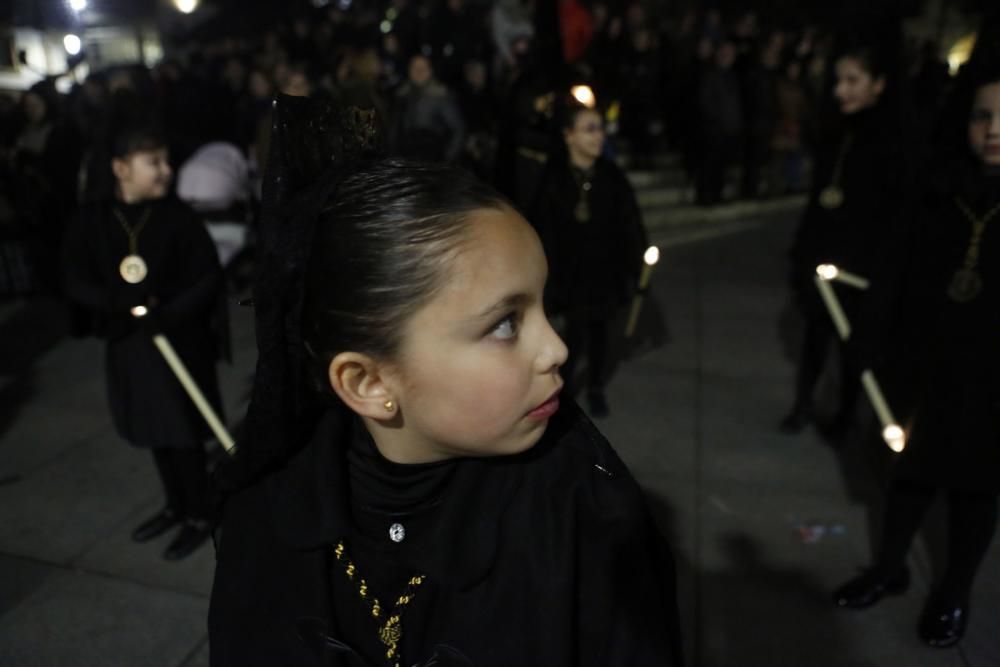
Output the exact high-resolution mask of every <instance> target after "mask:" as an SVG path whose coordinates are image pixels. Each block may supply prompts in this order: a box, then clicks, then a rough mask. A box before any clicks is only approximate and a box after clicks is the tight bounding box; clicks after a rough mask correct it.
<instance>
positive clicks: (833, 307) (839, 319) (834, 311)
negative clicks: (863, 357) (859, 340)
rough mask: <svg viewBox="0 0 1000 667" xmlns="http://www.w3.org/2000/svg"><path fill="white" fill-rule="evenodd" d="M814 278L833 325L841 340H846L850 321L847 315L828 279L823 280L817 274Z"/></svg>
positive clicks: (848, 336)
mask: <svg viewBox="0 0 1000 667" xmlns="http://www.w3.org/2000/svg"><path fill="white" fill-rule="evenodd" d="M815 280H816V288H817V289H818V290H819V295H820V296H821V297H823V303H824V304H826V309H827V311H828V312H829V313H830V319H832V320H833V326H834V327H836V329H837V333H838V334H839V335H840V338H841V340H847V339H848V338H850V337H851V323H850V322H848V321H847V315H846V314H845V313H844V309H843V308H841V306H840V301H839V300H838V299H837V295H836V294H834V293H833V288H832V287H830V282H829V281H828V280H824V279H823V278H822V277H820V276H819V275H817V276H816V278H815Z"/></svg>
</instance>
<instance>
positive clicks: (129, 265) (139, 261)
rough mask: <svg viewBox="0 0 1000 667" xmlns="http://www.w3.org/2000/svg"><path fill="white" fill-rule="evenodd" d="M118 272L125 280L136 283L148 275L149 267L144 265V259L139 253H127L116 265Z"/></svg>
mask: <svg viewBox="0 0 1000 667" xmlns="http://www.w3.org/2000/svg"><path fill="white" fill-rule="evenodd" d="M118 273H120V274H121V277H122V280H124V281H125V282H127V283H129V284H130V285H138V284H139V283H141V282H142V281H143V280H145V279H146V276H147V275H149V267H147V266H146V260H144V259H143V258H142V257H140V256H139V255H128V256H127V257H125V259H123V260H122V263H121V264H119V265H118Z"/></svg>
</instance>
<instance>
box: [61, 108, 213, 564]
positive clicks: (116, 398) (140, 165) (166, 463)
mask: <svg viewBox="0 0 1000 667" xmlns="http://www.w3.org/2000/svg"><path fill="white" fill-rule="evenodd" d="M111 144H112V146H111V150H110V153H111V157H110V159H109V160H108V164H103V165H100V167H102V168H103V169H108V170H109V171H111V172H112V174H110V175H113V180H112V181H111V182H113V183H114V189H113V192H109V193H104V196H100V194H98V195H97V196H96V197H95V199H96V200H95V201H93V202H91V203H90V204H89V205H88V206H86V207H85V208H84V209H83V211H82V213H81V215H80V218H79V220H78V222H77V224H76V225H75V226H74V227H73V228H72V229H71V231H70V234H69V236H68V237H67V240H66V243H65V246H64V250H65V264H66V294H67V295H68V296H69V298H70V299H71V300H72V301H73V302H75V303H77V304H79V305H81V306H83V307H84V308H86V309H87V310H88V311H89V312H90V313H92V314H93V316H94V317H95V319H96V321H97V329H98V332H99V333H100V334H101V335H103V337H104V338H105V339H106V340H107V348H106V357H105V371H106V375H107V386H108V400H109V403H110V406H111V416H112V421H113V422H114V425H115V429H116V430H117V431H118V434H119V435H120V436H121V437H122V438H123V439H125V440H126V441H128V442H129V443H130V444H132V445H134V446H136V447H142V448H148V449H151V450H152V452H153V459H154V461H155V462H156V469H157V472H158V473H159V475H160V479H161V482H162V484H163V489H164V493H165V496H166V507H164V508H163V509H162V510H161V511H159V512H158V513H157V514H156V515H154V516H152V517H150V518H149V519H148V520H147V521H145V522H143V523H142V524H141V525H140V526H139V527H137V528H136V529H135V531H134V532H133V533H132V537H133V539H134V540H136V541H137V542H145V541H148V540H151V539H153V538H154V537H157V536H159V535H161V534H163V533H165V532H166V531H168V530H170V529H171V528H173V527H175V526H177V525H181V531H180V533H179V534H178V535H177V537H176V538H175V539H174V540H173V541H172V542H171V543H170V545H169V546H168V547H167V549H166V551H165V552H164V557H165V558H167V559H168V560H177V559H180V558H183V557H185V556H187V555H188V554H190V553H191V552H192V551H193V550H194V549H195V548H197V547H198V546H199V545H200V544H202V543H204V542H205V541H206V540H207V539H208V536H209V530H208V529H209V509H210V508H209V500H208V491H209V488H208V475H207V472H206V455H205V448H204V442H205V441H206V440H207V439H208V438H209V437H210V436H211V432H210V431H209V428H208V426H207V425H206V423H205V421H204V419H202V417H201V415H200V414H199V413H198V412H197V410H196V408H195V406H194V404H193V403H192V401H191V399H190V398H189V397H188V395H187V394H186V393H185V391H184V389H183V387H182V385H181V384H180V382H179V381H178V380H177V378H176V377H175V376H174V375H173V373H172V371H171V370H170V368H169V367H168V366H167V364H166V362H165V361H164V360H163V358H162V356H161V354H160V352H159V351H158V350H157V349H156V347H155V346H154V345H153V340H152V337H153V334H154V333H163V334H165V335H166V337H167V339H168V340H169V341H170V342H171V344H172V345H173V347H174V348H175V350H176V352H177V354H178V356H179V357H180V358H181V360H182V361H183V362H184V364H185V366H186V367H187V369H188V371H189V372H190V373H191V376H192V377H193V378H194V380H195V382H196V383H197V384H198V385H199V387H200V388H201V390H202V392H203V393H204V394H205V396H206V398H207V399H208V400H209V401H210V402H212V403H213V404H214V405H215V409H216V411H218V410H219V404H220V400H219V390H218V383H217V379H216V374H215V361H216V358H217V351H218V346H217V339H216V336H215V334H214V333H213V328H212V321H213V315H214V314H215V313H217V308H216V306H217V304H218V303H219V296H220V294H221V290H222V289H223V279H222V270H221V268H220V266H219V260H218V257H217V255H216V250H215V245H214V244H213V243H212V239H211V237H210V236H209V235H208V232H207V230H206V229H205V226H204V225H203V224H202V222H201V221H200V220H199V219H198V218H197V216H195V214H194V212H193V211H192V210H191V209H190V208H189V207H188V206H186V205H185V204H183V203H182V202H180V201H179V200H177V199H176V198H173V197H168V196H167V193H168V190H169V187H170V180H171V175H172V173H171V169H170V166H169V163H168V160H167V157H168V156H167V149H166V142H165V139H164V137H163V136H162V135H161V133H160V132H159V130H158V129H156V128H155V127H154V126H152V125H146V124H137V125H127V126H125V127H123V128H121V129H119V130H118V131H117V132H116V134H115V137H114V139H113V140H112V142H111ZM103 176H104V174H98V173H92V174H90V177H91V178H92V180H93V181H95V182H97V181H100V180H102V177H103ZM136 307H142V308H144V309H146V311H148V314H147V315H146V316H145V317H143V318H141V319H140V318H137V317H136V316H135V315H134V314H133V312H134V311H133V309H134V308H136Z"/></svg>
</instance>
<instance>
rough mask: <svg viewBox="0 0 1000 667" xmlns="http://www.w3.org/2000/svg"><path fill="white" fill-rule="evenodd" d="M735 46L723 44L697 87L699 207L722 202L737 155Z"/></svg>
mask: <svg viewBox="0 0 1000 667" xmlns="http://www.w3.org/2000/svg"><path fill="white" fill-rule="evenodd" d="M735 62H736V47H735V45H734V44H733V43H732V42H730V41H723V42H722V43H721V44H719V46H718V48H717V49H716V50H715V57H714V59H713V64H712V66H711V67H710V68H709V69H708V70H707V71H706V72H705V74H704V76H703V77H702V80H701V83H700V85H699V86H698V98H697V103H698V112H699V114H700V119H701V132H700V138H701V163H700V165H699V167H698V175H697V185H696V190H697V192H696V198H697V202H698V204H700V205H702V206H711V205H714V204H718V203H719V202H721V201H722V196H723V190H724V187H725V177H726V169H727V167H729V165H730V163H731V162H732V160H733V157H734V156H735V155H738V154H739V150H740V147H741V145H742V136H743V100H742V98H741V95H740V82H739V80H738V79H737V78H736V73H735V72H734V71H733V65H734V64H735Z"/></svg>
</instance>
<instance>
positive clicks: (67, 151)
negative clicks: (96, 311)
mask: <svg viewBox="0 0 1000 667" xmlns="http://www.w3.org/2000/svg"><path fill="white" fill-rule="evenodd" d="M61 103H62V99H61V96H60V95H59V93H58V92H56V89H55V85H54V82H52V81H42V82H39V83H36V84H35V85H34V86H32V87H31V88H29V89H28V90H27V91H25V92H24V93H23V94H22V95H21V100H20V112H21V114H20V115H21V118H22V120H23V123H22V124H21V128H20V131H19V132H18V133H17V136H16V138H15V139H14V144H13V146H12V147H11V148H10V149H9V150H7V151H5V152H4V153H2V154H0V158H2V168H3V178H4V180H5V181H6V189H7V190H8V192H9V193H10V197H11V203H12V204H13V208H14V213H15V217H16V220H17V223H16V225H15V227H16V229H17V232H16V233H15V236H17V237H19V239H20V241H21V242H22V243H23V244H24V245H22V246H21V250H22V251H23V252H25V253H26V256H25V258H24V259H25V260H26V263H27V264H28V265H29V266H34V268H35V269H36V270H35V271H34V272H33V275H34V279H33V280H32V282H34V281H37V282H36V283H35V284H34V285H33V287H32V289H40V290H48V291H58V289H59V274H58V272H53V271H50V270H48V269H47V268H46V266H45V265H47V264H48V262H47V260H46V258H47V257H51V256H52V253H56V254H58V252H59V247H60V244H61V243H62V237H63V231H64V229H65V224H66V222H67V220H68V219H69V218H70V217H71V216H72V215H73V213H74V211H75V210H76V191H77V172H78V169H79V165H80V156H81V146H80V140H79V136H78V134H77V132H76V128H75V126H74V125H73V123H71V122H69V121H68V120H67V119H66V118H65V117H64V116H63V114H62V107H61ZM43 262H44V263H45V265H43Z"/></svg>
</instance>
